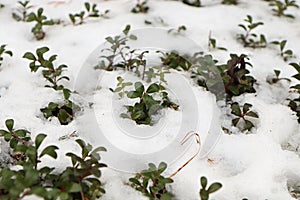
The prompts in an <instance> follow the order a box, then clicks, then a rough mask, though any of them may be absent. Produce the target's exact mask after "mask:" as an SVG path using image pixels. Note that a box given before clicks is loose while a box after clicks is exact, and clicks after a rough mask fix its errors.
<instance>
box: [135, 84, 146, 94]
mask: <svg viewBox="0 0 300 200" xmlns="http://www.w3.org/2000/svg"><path fill="white" fill-rule="evenodd" d="M134 88H135V91H136V92H137V93H139V94H140V96H142V94H143V92H144V91H145V88H144V85H143V84H142V83H141V82H136V83H134Z"/></svg>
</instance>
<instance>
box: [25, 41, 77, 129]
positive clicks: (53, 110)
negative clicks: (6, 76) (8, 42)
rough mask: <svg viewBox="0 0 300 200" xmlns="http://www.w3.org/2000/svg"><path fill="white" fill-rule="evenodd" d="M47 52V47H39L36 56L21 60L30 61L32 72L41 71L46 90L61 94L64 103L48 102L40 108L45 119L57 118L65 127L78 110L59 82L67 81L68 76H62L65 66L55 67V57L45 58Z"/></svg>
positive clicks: (26, 56) (66, 89)
mask: <svg viewBox="0 0 300 200" xmlns="http://www.w3.org/2000/svg"><path fill="white" fill-rule="evenodd" d="M48 51H49V48H48V47H41V48H38V49H37V50H36V55H34V54H33V53H31V52H27V53H25V54H24V56H23V58H26V59H28V60H30V61H31V62H30V64H29V67H30V69H31V71H32V72H37V71H38V70H42V75H43V77H44V78H45V79H46V80H47V81H48V83H49V84H47V85H45V87H47V88H52V89H54V90H55V91H59V92H61V93H62V94H63V98H64V102H63V103H61V102H58V103H54V102H50V103H49V104H48V106H47V107H45V108H42V109H41V112H42V113H43V114H44V117H45V118H46V119H48V118H51V117H53V116H54V117H57V118H58V120H59V122H60V123H61V124H62V125H67V124H68V123H69V122H71V121H72V120H73V119H74V114H75V111H76V110H77V111H78V110H80V108H79V107H78V106H77V105H76V104H74V103H73V102H72V101H71V100H70V96H71V93H72V92H71V90H70V89H68V88H66V87H65V86H64V85H62V84H61V82H62V81H63V80H64V81H69V80H70V79H69V77H68V76H64V75H62V73H63V70H64V69H66V68H67V65H64V64H62V65H59V66H56V65H55V63H54V61H55V60H56V57H57V55H52V56H50V57H49V58H45V55H44V54H45V53H47V52H48Z"/></svg>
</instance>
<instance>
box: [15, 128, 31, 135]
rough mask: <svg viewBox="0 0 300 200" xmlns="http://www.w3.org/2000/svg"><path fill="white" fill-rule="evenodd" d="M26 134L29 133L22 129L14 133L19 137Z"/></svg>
mask: <svg viewBox="0 0 300 200" xmlns="http://www.w3.org/2000/svg"><path fill="white" fill-rule="evenodd" d="M27 133H29V132H28V131H27V130H24V129H19V130H16V131H15V134H16V135H17V136H19V137H25V136H26V134H27Z"/></svg>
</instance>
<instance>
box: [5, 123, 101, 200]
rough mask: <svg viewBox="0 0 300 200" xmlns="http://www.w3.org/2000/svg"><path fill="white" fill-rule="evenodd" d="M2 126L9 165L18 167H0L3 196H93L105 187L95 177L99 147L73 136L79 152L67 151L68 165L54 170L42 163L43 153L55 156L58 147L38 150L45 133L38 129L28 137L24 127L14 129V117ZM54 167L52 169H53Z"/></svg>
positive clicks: (65, 199) (65, 198) (66, 199)
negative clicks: (10, 157)
mask: <svg viewBox="0 0 300 200" xmlns="http://www.w3.org/2000/svg"><path fill="white" fill-rule="evenodd" d="M5 125H6V130H0V137H4V139H5V141H6V142H8V143H9V144H10V148H11V149H12V150H13V154H12V157H13V159H14V161H15V162H14V163H13V165H18V166H19V167H20V169H19V170H15V169H11V168H9V167H6V168H0V196H1V198H3V199H19V200H21V199H23V198H25V197H26V196H30V195H35V196H38V197H42V198H44V199H46V200H51V199H61V200H69V199H81V200H86V199H90V200H95V199H97V198H99V197H100V196H101V195H102V194H103V193H105V190H104V189H103V187H102V184H101V182H100V180H99V178H100V176H101V171H100V169H101V168H103V167H106V165H105V164H104V163H101V162H100V155H99V152H100V151H106V150H105V148H103V147H98V148H96V149H93V148H92V146H91V145H90V144H86V143H85V142H84V141H83V140H81V139H77V140H76V143H77V144H78V145H79V146H80V147H81V155H76V154H74V153H71V152H70V153H67V154H66V156H67V157H70V159H71V161H72V165H71V166H67V167H65V169H63V170H61V171H58V172H57V170H56V169H55V167H53V168H50V167H48V166H43V167H41V165H42V164H43V160H42V159H41V158H43V157H44V156H46V155H47V156H49V157H52V158H53V159H56V158H57V150H58V147H57V146H55V145H48V146H46V147H44V148H43V149H42V150H41V148H40V147H41V145H42V143H43V141H44V140H45V138H46V137H47V135H46V134H43V133H40V134H38V135H37V136H36V137H35V140H34V141H32V138H31V136H30V132H29V131H27V130H25V129H18V130H15V129H14V120H13V119H8V120H6V121H5ZM55 171H56V172H55Z"/></svg>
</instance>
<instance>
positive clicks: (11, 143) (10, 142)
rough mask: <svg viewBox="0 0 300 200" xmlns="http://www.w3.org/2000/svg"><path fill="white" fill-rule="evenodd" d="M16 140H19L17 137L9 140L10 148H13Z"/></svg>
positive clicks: (16, 142)
mask: <svg viewBox="0 0 300 200" xmlns="http://www.w3.org/2000/svg"><path fill="white" fill-rule="evenodd" d="M18 142H19V141H18V139H16V138H12V139H11V140H10V141H9V146H10V148H12V149H14V148H15V147H16V146H17V144H18Z"/></svg>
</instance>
